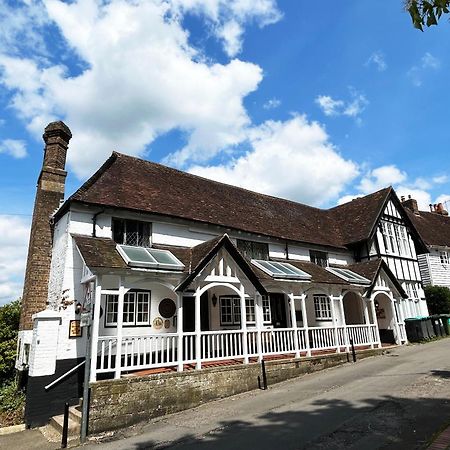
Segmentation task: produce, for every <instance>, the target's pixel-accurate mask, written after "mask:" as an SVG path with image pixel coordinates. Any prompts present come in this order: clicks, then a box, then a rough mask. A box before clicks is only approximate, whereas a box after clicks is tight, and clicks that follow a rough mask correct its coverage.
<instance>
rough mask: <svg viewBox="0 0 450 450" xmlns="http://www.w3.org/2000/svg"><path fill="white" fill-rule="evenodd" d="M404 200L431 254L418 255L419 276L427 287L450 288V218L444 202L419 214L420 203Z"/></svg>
mask: <svg viewBox="0 0 450 450" xmlns="http://www.w3.org/2000/svg"><path fill="white" fill-rule="evenodd" d="M402 200H403V202H402V203H403V206H404V207H405V208H406V209H407V212H408V215H409V218H410V219H411V221H412V222H413V224H414V226H415V227H416V229H417V230H418V232H419V234H420V235H421V237H422V240H423V241H424V242H425V244H426V245H427V249H428V252H426V253H422V254H419V255H418V257H417V258H418V260H419V268H420V274H421V276H422V281H423V284H424V285H425V286H445V287H448V288H450V217H449V216H448V212H447V211H446V210H445V208H444V206H443V204H442V203H439V204H435V205H430V211H419V208H418V206H417V201H416V200H415V199H413V198H411V197H409V198H408V199H407V200H405V199H402Z"/></svg>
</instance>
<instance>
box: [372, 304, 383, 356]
mask: <svg viewBox="0 0 450 450" xmlns="http://www.w3.org/2000/svg"><path fill="white" fill-rule="evenodd" d="M369 303H370V309H371V311H372V318H373V324H374V325H375V333H376V337H377V346H378V348H381V339H380V330H379V329H378V320H377V312H376V311H375V299H374V298H373V297H372V298H371V299H370V300H369Z"/></svg>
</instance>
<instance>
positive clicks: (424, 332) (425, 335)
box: [405, 317, 433, 342]
mask: <svg viewBox="0 0 450 450" xmlns="http://www.w3.org/2000/svg"><path fill="white" fill-rule="evenodd" d="M429 328H431V329H432V328H433V326H432V324H431V321H429V320H428V317H410V318H409V319H405V331H406V337H407V338H408V341H409V342H420V341H424V340H425V339H429Z"/></svg>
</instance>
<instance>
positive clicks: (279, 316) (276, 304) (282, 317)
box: [269, 293, 287, 328]
mask: <svg viewBox="0 0 450 450" xmlns="http://www.w3.org/2000/svg"><path fill="white" fill-rule="evenodd" d="M269 299H270V311H271V313H272V325H273V327H274V328H287V314H286V298H285V295H284V294H279V293H276V294H269Z"/></svg>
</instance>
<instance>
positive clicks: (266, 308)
mask: <svg viewBox="0 0 450 450" xmlns="http://www.w3.org/2000/svg"><path fill="white" fill-rule="evenodd" d="M262 310H263V322H264V323H271V322H272V312H271V310H270V298H269V296H268V295H264V296H263V298H262Z"/></svg>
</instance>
